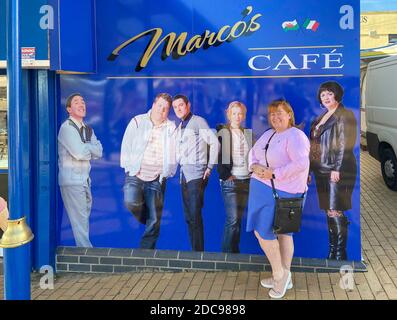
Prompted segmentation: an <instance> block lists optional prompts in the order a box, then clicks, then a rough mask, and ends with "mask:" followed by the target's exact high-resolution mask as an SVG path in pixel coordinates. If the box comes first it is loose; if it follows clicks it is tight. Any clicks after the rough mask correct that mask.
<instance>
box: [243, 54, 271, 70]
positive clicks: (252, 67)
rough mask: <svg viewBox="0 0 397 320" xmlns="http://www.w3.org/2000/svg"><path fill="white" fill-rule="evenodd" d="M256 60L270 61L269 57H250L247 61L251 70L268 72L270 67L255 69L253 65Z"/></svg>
mask: <svg viewBox="0 0 397 320" xmlns="http://www.w3.org/2000/svg"><path fill="white" fill-rule="evenodd" d="M258 58H265V59H267V60H269V61H270V56H265V55H258V56H254V57H252V58H251V59H249V61H248V66H249V67H250V68H251V69H252V70H255V71H265V70H268V69H269V68H270V67H266V68H258V67H256V66H255V65H254V62H255V60H256V59H258Z"/></svg>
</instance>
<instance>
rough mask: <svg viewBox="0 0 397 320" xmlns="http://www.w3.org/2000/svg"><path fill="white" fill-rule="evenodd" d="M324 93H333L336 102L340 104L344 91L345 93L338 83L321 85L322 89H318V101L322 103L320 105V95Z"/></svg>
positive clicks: (328, 82) (330, 82)
mask: <svg viewBox="0 0 397 320" xmlns="http://www.w3.org/2000/svg"><path fill="white" fill-rule="evenodd" d="M324 91H331V92H333V94H334V95H335V100H336V101H338V102H341V101H342V97H343V93H344V91H343V88H342V86H341V85H340V84H339V83H337V82H336V81H327V82H324V83H322V84H321V85H320V88H319V89H318V92H317V99H318V101H320V103H321V98H320V95H321V93H322V92H324Z"/></svg>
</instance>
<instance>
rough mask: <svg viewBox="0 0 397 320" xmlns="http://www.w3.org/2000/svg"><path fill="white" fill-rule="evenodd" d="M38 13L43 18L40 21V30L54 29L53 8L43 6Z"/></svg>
mask: <svg viewBox="0 0 397 320" xmlns="http://www.w3.org/2000/svg"><path fill="white" fill-rule="evenodd" d="M40 13H41V14H44V16H42V17H41V19H40V28H41V29H43V30H53V29H54V8H53V7H52V6H49V5H44V6H41V7H40Z"/></svg>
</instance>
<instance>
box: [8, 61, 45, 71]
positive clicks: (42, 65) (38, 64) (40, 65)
mask: <svg viewBox="0 0 397 320" xmlns="http://www.w3.org/2000/svg"><path fill="white" fill-rule="evenodd" d="M6 68H7V61H5V60H0V69H6ZM22 68H23V69H49V68H50V60H35V61H34V62H33V64H29V65H25V64H24V63H22Z"/></svg>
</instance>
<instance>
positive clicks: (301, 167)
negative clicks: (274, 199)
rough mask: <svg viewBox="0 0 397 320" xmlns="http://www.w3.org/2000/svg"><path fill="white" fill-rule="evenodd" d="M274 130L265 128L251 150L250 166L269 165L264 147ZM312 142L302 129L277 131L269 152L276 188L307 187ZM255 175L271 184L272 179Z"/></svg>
mask: <svg viewBox="0 0 397 320" xmlns="http://www.w3.org/2000/svg"><path fill="white" fill-rule="evenodd" d="M273 133H274V130H268V131H266V132H265V133H264V134H263V135H262V136H261V137H260V138H259V140H258V141H257V142H256V143H255V145H254V146H253V148H252V149H251V151H250V153H249V158H248V159H249V167H251V166H252V165H253V164H260V165H263V166H265V167H266V159H265V147H266V144H267V142H268V141H269V138H270V137H271V135H272V134H273ZM309 152H310V142H309V139H308V138H307V137H306V135H305V134H304V133H303V131H302V130H300V129H297V128H295V127H291V128H289V129H287V130H285V131H283V132H281V133H276V134H275V135H274V136H273V138H272V139H271V140H270V144H269V148H268V151H267V160H268V162H269V167H270V168H272V169H273V170H274V171H273V173H274V175H275V177H276V178H275V179H274V185H275V188H276V189H278V190H281V191H285V192H289V193H303V192H305V191H306V190H307V177H308V174H309V165H310V161H309ZM252 177H253V178H255V179H257V180H259V181H261V182H263V183H265V184H267V185H268V186H270V187H271V186H272V184H271V182H270V180H264V179H261V178H259V177H258V176H257V175H255V173H254V174H253V175H252Z"/></svg>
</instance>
